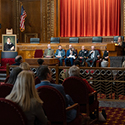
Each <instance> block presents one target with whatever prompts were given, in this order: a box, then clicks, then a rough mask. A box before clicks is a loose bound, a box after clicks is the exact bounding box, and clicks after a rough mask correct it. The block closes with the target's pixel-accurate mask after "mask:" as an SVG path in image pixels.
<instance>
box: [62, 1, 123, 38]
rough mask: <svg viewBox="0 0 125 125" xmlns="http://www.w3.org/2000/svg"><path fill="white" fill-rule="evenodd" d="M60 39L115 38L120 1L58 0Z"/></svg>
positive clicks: (118, 32) (118, 28)
mask: <svg viewBox="0 0 125 125" xmlns="http://www.w3.org/2000/svg"><path fill="white" fill-rule="evenodd" d="M60 19H61V20H60V21H61V22H60V28H61V31H60V34H61V37H80V36H117V35H120V27H121V0H60Z"/></svg>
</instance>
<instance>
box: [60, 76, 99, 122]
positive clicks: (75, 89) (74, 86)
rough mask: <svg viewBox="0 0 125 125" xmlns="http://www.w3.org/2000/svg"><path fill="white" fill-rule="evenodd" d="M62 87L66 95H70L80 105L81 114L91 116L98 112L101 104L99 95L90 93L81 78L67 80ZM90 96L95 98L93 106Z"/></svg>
mask: <svg viewBox="0 0 125 125" xmlns="http://www.w3.org/2000/svg"><path fill="white" fill-rule="evenodd" d="M62 85H63V86H64V90H65V92H66V94H68V95H70V96H71V98H72V99H73V101H74V102H75V103H79V105H80V112H81V113H86V114H87V115H88V116H89V115H90V113H91V112H93V111H95V110H97V112H98V107H99V102H98V100H97V93H96V92H93V93H89V92H88V89H87V86H86V84H85V83H84V81H83V80H82V79H81V78H79V77H75V76H72V77H69V78H66V79H65V80H64V81H63V83H62ZM90 96H95V98H94V101H92V103H91V104H90V102H89V99H90ZM97 115H98V113H97ZM97 119H98V117H97ZM97 119H95V120H97Z"/></svg>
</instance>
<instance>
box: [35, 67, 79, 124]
mask: <svg viewBox="0 0 125 125" xmlns="http://www.w3.org/2000/svg"><path fill="white" fill-rule="evenodd" d="M37 76H38V77H39V79H40V80H41V83H39V84H37V85H36V86H35V87H36V88H38V87H40V86H45V85H48V86H51V87H54V88H55V89H57V90H58V91H59V92H60V93H61V94H62V95H63V97H64V99H65V101H66V107H68V106H70V105H73V104H74V102H73V101H72V99H71V97H70V96H69V95H66V94H65V91H64V88H63V86H62V85H57V84H52V83H50V80H51V79H52V78H51V73H50V69H49V68H48V66H45V65H42V66H40V67H39V70H38V72H37ZM50 97H51V95H50ZM50 105H51V104H50ZM76 113H77V111H76V110H74V109H73V110H71V111H68V112H67V122H71V121H72V120H73V119H75V117H76Z"/></svg>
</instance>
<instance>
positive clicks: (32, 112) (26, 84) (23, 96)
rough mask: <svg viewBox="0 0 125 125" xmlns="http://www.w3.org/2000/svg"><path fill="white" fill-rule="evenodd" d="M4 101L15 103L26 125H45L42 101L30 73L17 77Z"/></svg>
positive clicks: (26, 72)
mask: <svg viewBox="0 0 125 125" xmlns="http://www.w3.org/2000/svg"><path fill="white" fill-rule="evenodd" d="M6 99H9V100H11V101H13V102H15V103H17V104H18V105H19V106H20V107H21V108H22V109H23V111H24V113H25V115H26V117H27V120H28V125H40V124H41V125H46V123H47V117H46V116H45V114H44V111H43V108H42V104H43V101H42V100H41V99H40V98H39V95H38V93H37V91H36V89H35V83H34V77H33V75H32V73H31V72H28V71H22V72H21V73H20V74H19V75H18V76H17V80H16V82H15V85H14V87H13V89H12V91H11V93H10V94H9V95H8V96H7V97H6ZM36 123H37V124H36Z"/></svg>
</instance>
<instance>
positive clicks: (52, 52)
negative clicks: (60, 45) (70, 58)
mask: <svg viewBox="0 0 125 125" xmlns="http://www.w3.org/2000/svg"><path fill="white" fill-rule="evenodd" d="M47 53H48V49H46V50H45V52H44V54H43V56H44V57H46V56H47ZM50 56H51V58H52V57H53V56H54V50H53V49H50Z"/></svg>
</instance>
